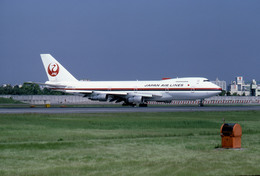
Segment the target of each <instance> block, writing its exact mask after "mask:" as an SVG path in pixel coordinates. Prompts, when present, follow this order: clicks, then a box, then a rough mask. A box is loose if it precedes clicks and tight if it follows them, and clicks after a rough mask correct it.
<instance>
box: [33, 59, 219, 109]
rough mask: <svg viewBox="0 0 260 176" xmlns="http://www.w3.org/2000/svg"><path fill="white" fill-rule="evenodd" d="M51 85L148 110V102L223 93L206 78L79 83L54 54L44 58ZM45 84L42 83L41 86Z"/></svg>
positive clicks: (93, 98) (191, 98) (186, 98)
mask: <svg viewBox="0 0 260 176" xmlns="http://www.w3.org/2000/svg"><path fill="white" fill-rule="evenodd" d="M41 59H42V62H43V65H44V68H45V71H46V73H47V76H48V79H49V81H46V82H45V83H44V84H43V85H45V86H47V87H48V88H49V89H52V90H55V91H62V92H66V93H72V94H82V95H84V97H88V98H89V99H90V100H96V101H109V102H116V103H119V102H124V103H123V105H130V106H136V104H139V106H141V107H142V106H147V102H149V101H156V102H166V103H170V102H171V101H172V100H201V101H200V104H199V105H200V106H203V100H204V99H205V98H208V97H211V96H216V95H218V94H219V93H221V91H222V89H221V88H220V87H219V86H217V85H215V84H213V83H211V82H210V81H209V80H208V79H206V78H201V77H187V78H174V79H169V78H167V79H163V80H159V81H79V80H77V79H76V78H75V77H74V76H72V75H71V74H70V73H69V72H68V71H67V70H66V69H65V68H64V67H63V66H62V65H61V64H60V63H59V62H58V61H57V60H55V59H54V58H53V57H52V56H51V55H50V54H41ZM38 84H41V83H38Z"/></svg>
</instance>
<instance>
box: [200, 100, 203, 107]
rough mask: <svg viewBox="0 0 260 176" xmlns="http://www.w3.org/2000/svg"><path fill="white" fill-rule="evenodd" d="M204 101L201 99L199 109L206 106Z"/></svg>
mask: <svg viewBox="0 0 260 176" xmlns="http://www.w3.org/2000/svg"><path fill="white" fill-rule="evenodd" d="M203 101H204V99H201V100H200V102H199V107H203V106H204V103H203Z"/></svg>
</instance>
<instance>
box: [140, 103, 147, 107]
mask: <svg viewBox="0 0 260 176" xmlns="http://www.w3.org/2000/svg"><path fill="white" fill-rule="evenodd" d="M139 107H147V104H146V103H141V104H139Z"/></svg>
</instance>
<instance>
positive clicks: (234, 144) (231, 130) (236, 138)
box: [220, 123, 242, 148]
mask: <svg viewBox="0 0 260 176" xmlns="http://www.w3.org/2000/svg"><path fill="white" fill-rule="evenodd" d="M220 134H221V142H222V148H241V136H242V128H241V126H240V125H239V124H237V123H224V124H223V125H222V126H221V129H220Z"/></svg>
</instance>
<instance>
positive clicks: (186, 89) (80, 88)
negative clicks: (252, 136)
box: [52, 77, 221, 102]
mask: <svg viewBox="0 0 260 176" xmlns="http://www.w3.org/2000/svg"><path fill="white" fill-rule="evenodd" d="M60 84H63V85H67V86H66V87H63V88H52V89H54V90H59V91H64V92H68V93H77V92H78V93H84V92H85V93H86V94H87V93H89V96H88V97H89V98H90V99H92V100H100V101H102V100H103V99H104V101H105V99H107V97H104V96H103V97H102V96H101V95H114V96H118V97H120V96H124V98H125V99H130V98H131V97H136V99H135V101H136V102H141V101H160V102H170V101H172V100H196V99H204V98H207V97H211V96H215V95H218V94H219V93H220V92H221V88H220V87H218V86H216V85H215V84H213V83H211V82H209V81H208V80H207V79H206V78H200V77H191V78H175V79H167V80H159V81H78V82H74V83H71V82H67V83H66V82H64V83H60ZM138 97H140V100H138ZM130 102H131V101H130Z"/></svg>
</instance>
